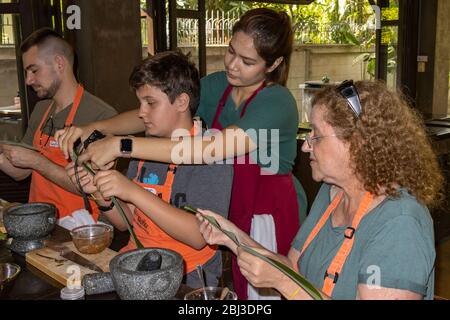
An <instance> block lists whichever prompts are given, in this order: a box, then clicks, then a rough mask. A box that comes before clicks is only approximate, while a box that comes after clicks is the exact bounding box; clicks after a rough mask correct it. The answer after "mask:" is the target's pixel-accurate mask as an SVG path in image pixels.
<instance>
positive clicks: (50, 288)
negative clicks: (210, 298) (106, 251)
mask: <svg viewBox="0 0 450 320" xmlns="http://www.w3.org/2000/svg"><path fill="white" fill-rule="evenodd" d="M51 239H52V240H55V241H61V242H67V241H71V237H70V234H69V232H68V231H67V230H66V229H63V228H61V227H59V226H56V228H55V230H54V232H53V233H52V235H51ZM123 241H124V239H123V237H122V239H121V237H120V235H119V236H118V237H115V240H114V241H113V243H112V245H111V247H110V248H111V249H113V250H116V251H117V250H118V248H120V246H121V245H122V243H121V242H123ZM0 262H10V263H16V264H18V265H19V266H20V267H21V272H20V274H19V275H18V276H17V278H16V279H15V280H14V281H13V282H12V283H11V284H10V285H9V286H7V288H5V290H4V291H3V292H1V293H0V300H60V291H61V289H62V288H63V286H62V285H61V284H60V283H58V282H57V281H55V280H54V279H52V278H50V277H49V276H48V275H46V274H44V273H42V272H41V271H39V270H38V269H36V268H34V267H33V266H31V265H29V264H27V263H26V261H25V257H24V256H21V255H19V254H16V253H13V252H11V251H10V250H8V249H7V248H6V247H5V241H1V242H0ZM190 290H191V288H189V287H187V286H185V285H181V287H180V289H179V291H178V293H177V295H176V296H175V299H183V297H184V295H185V294H186V293H187V292H189V291H190ZM85 299H86V300H118V299H119V297H118V295H117V294H116V293H115V292H114V293H106V294H99V295H92V296H88V295H86V297H85Z"/></svg>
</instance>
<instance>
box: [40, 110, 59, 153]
mask: <svg viewBox="0 0 450 320" xmlns="http://www.w3.org/2000/svg"><path fill="white" fill-rule="evenodd" d="M49 121H50V130H45V132H47V140H46V141H45V143H44V144H42V135H43V133H44V129H46V128H48V127H49V125H48V124H49ZM54 128H55V126H54V123H53V115H50V117H48V118H47V120H45V123H44V124H43V125H42V127H41V135H40V136H39V145H40V146H41V147H45V146H46V145H47V143H48V141H49V140H50V137H51V136H52V135H53V130H54Z"/></svg>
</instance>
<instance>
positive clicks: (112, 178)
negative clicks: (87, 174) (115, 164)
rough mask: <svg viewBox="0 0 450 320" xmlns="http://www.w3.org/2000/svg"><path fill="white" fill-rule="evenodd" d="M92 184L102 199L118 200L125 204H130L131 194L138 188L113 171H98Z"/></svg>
mask: <svg viewBox="0 0 450 320" xmlns="http://www.w3.org/2000/svg"><path fill="white" fill-rule="evenodd" d="M94 184H95V185H96V186H97V189H98V191H100V193H101V194H102V196H103V198H105V199H109V198H111V197H117V198H120V199H121V200H123V201H126V202H132V201H131V198H132V195H133V193H134V194H135V193H136V190H139V189H138V188H140V187H139V186H138V185H137V184H135V183H134V182H132V181H131V180H130V179H128V178H127V177H125V176H124V175H123V174H121V173H119V172H117V171H115V170H109V171H100V172H98V173H97V174H96V175H95V177H94Z"/></svg>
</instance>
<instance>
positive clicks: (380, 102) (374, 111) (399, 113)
mask: <svg viewBox="0 0 450 320" xmlns="http://www.w3.org/2000/svg"><path fill="white" fill-rule="evenodd" d="M355 87H356V89H357V90H358V93H359V96H360V100H361V105H362V113H361V115H360V117H359V118H357V117H356V116H355V114H354V113H353V112H352V110H351V109H350V107H349V105H348V104H347V101H346V99H345V98H343V97H342V96H341V94H340V93H339V92H338V91H337V88H336V87H335V86H330V87H328V88H325V89H323V90H321V91H320V92H319V93H318V94H317V95H316V96H315V97H314V99H313V101H312V105H313V106H319V105H320V106H323V107H325V110H326V111H325V115H324V120H325V121H326V122H327V123H328V124H330V125H331V126H332V127H333V128H334V129H335V131H336V133H337V134H338V135H339V138H340V139H341V140H342V141H346V142H347V143H349V145H350V148H349V150H350V159H351V161H352V163H353V168H352V169H353V171H354V173H355V175H356V176H357V177H358V179H359V180H360V181H361V182H362V183H363V185H364V188H365V189H366V190H367V191H369V192H371V193H373V194H375V195H380V194H386V195H388V196H392V197H398V196H399V192H398V187H399V186H400V187H403V188H405V189H406V190H408V192H409V193H410V194H412V195H413V196H415V197H416V199H417V200H418V201H419V202H421V203H422V204H424V205H426V206H428V207H433V206H435V205H436V204H437V202H438V200H440V199H441V190H442V186H443V181H444V178H443V176H442V173H441V170H440V167H439V163H438V160H437V156H436V154H435V153H434V151H433V149H432V147H431V142H430V140H429V139H428V137H427V134H426V132H425V126H424V124H423V121H422V118H421V116H420V115H419V114H418V113H417V112H416V111H415V110H413V109H412V108H411V107H410V106H409V105H408V103H407V102H406V99H405V98H404V96H403V95H402V94H401V93H399V92H393V91H390V90H388V88H387V87H386V85H385V84H383V83H381V82H369V81H361V82H356V83H355Z"/></svg>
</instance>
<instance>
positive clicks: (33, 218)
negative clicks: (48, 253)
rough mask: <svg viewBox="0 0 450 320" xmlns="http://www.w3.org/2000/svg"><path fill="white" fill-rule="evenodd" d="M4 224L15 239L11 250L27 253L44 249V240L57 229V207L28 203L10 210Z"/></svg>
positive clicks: (6, 214) (4, 215)
mask: <svg viewBox="0 0 450 320" xmlns="http://www.w3.org/2000/svg"><path fill="white" fill-rule="evenodd" d="M3 223H4V224H5V229H6V231H7V233H8V235H9V236H11V237H12V238H13V241H12V243H11V245H10V249H11V250H13V251H15V252H18V253H26V252H28V251H31V250H35V249H38V248H41V247H43V243H42V240H43V239H46V238H47V237H48V236H49V235H50V233H51V232H52V231H53V229H54V228H55V224H56V207H55V206H54V205H52V204H49V203H28V204H24V205H19V206H15V207H12V208H8V209H7V210H6V211H5V212H4V214H3Z"/></svg>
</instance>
